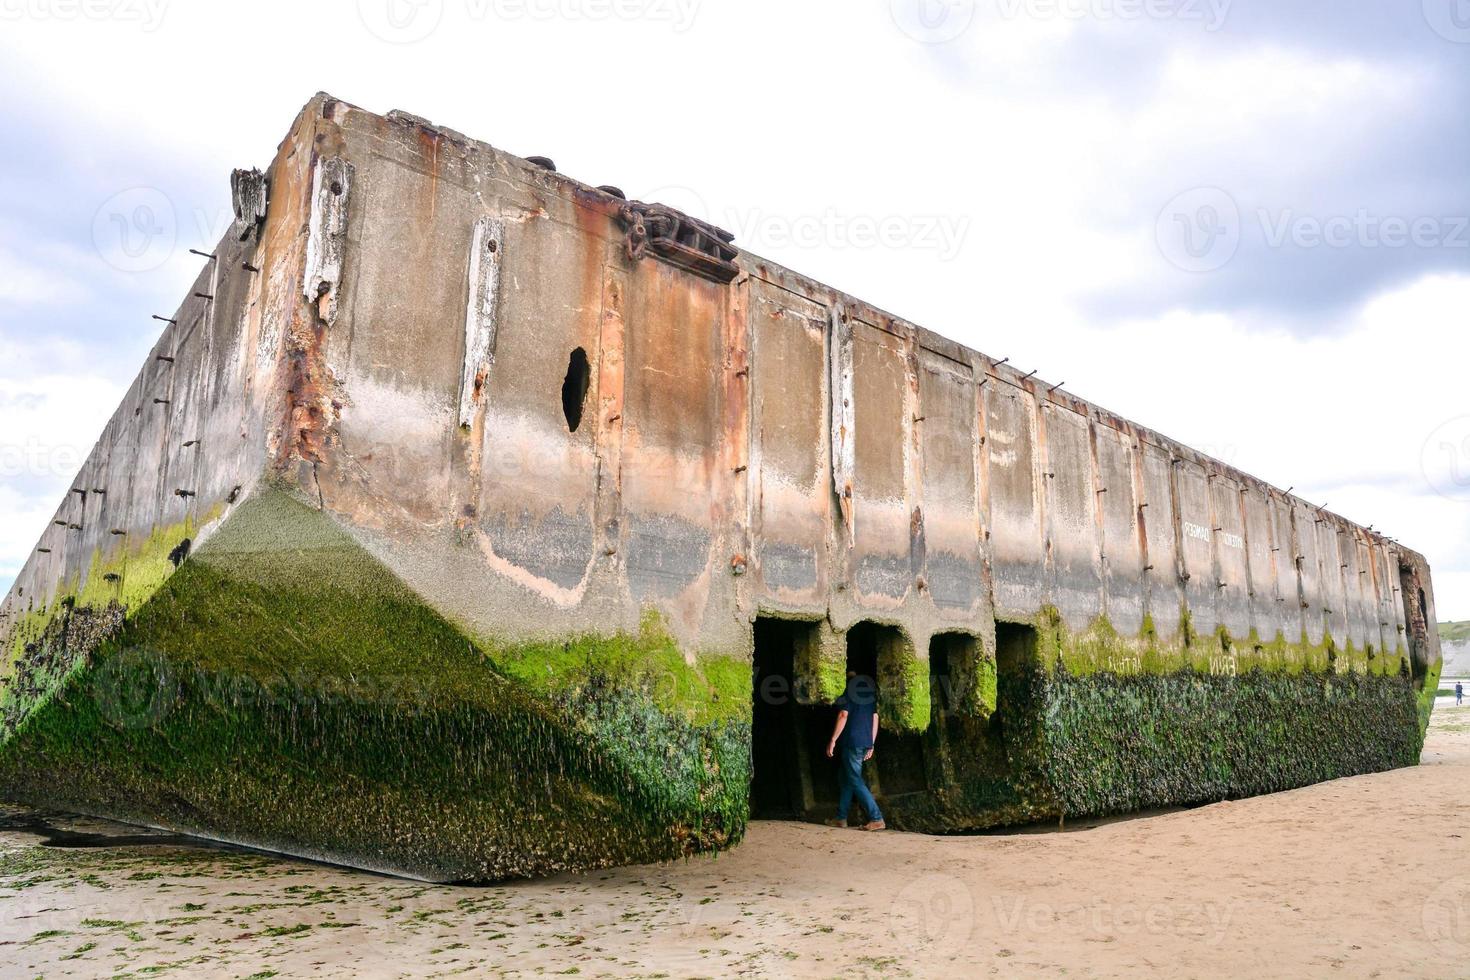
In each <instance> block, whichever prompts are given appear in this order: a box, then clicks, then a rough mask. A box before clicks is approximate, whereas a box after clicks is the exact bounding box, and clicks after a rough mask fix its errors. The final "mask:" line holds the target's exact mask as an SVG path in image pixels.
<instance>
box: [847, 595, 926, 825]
mask: <svg viewBox="0 0 1470 980" xmlns="http://www.w3.org/2000/svg"><path fill="white" fill-rule="evenodd" d="M905 652H906V641H905V640H904V637H903V633H902V632H901V631H900V630H899V629H897V628H896V627H893V626H880V625H879V624H877V623H858V624H857V625H856V626H854V627H853V628H852V629H850V630H848V632H847V669H848V670H849V671H854V672H856V673H858V674H861V675H864V676H867V677H871V678H873V679H874V680H875V681H876V682H877V685H878V745H877V747H876V749H875V751H874V752H873V763H872V764H870V768H869V770H868V776H869V780H868V785H869V786H870V787H871V788H872V790H873V793H874V795H877V796H884V797H890V796H898V795H900V794H903V793H914V792H918V791H919V790H923V789H926V788H928V780H927V779H926V777H925V768H924V736H923V735H922V734H920V733H917V732H900V731H899V730H898V727H897V725H895V724H894V721H893V719H892V718H891V717H885V716H884V703H883V682H884V676H883V675H884V673H885V669H893V668H894V667H896V666H897V665H898V662H899V661H900V659H901V658H902V657H903V656H904V654H905ZM874 777H876V778H874Z"/></svg>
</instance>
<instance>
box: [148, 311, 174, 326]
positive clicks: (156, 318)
mask: <svg viewBox="0 0 1470 980" xmlns="http://www.w3.org/2000/svg"><path fill="white" fill-rule="evenodd" d="M153 319H155V320H162V321H163V322H164V323H171V324H173V325H174V326H176V327H177V326H178V325H179V321H177V320H174V319H171V318H169V317H166V316H159V315H158V314H157V313H155V314H153Z"/></svg>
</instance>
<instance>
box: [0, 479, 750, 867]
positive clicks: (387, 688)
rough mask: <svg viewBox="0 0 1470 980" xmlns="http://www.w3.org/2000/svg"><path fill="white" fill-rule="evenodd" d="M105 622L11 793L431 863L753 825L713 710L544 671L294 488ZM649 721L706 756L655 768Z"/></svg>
mask: <svg viewBox="0 0 1470 980" xmlns="http://www.w3.org/2000/svg"><path fill="white" fill-rule="evenodd" d="M71 615H73V616H82V615H85V612H78V611H76V610H72V611H71ZM53 635H54V636H57V637H59V636H60V633H59V632H57V631H53ZM92 641H93V642H92V643H91V645H90V648H85V649H83V648H78V649H69V650H54V651H52V653H53V654H55V655H60V656H61V657H65V658H69V660H70V663H69V666H68V667H67V668H66V669H65V670H64V672H63V673H62V674H61V676H60V677H59V678H58V680H57V682H56V684H55V686H54V687H53V688H52V689H51V690H49V691H47V692H45V693H44V694H43V695H42V696H40V697H38V698H37V699H36V701H35V703H34V705H33V706H32V707H31V708H30V710H29V711H27V712H25V713H24V715H23V716H20V717H18V718H17V720H16V721H15V722H14V723H13V725H12V728H11V730H10V731H8V732H7V733H6V734H5V737H4V741H3V743H0V796H3V797H6V798H10V799H14V800H17V801H20V802H29V803H34V804H37V805H43V806H48V807H67V808H71V809H74V810H77V811H80V812H85V813H90V814H95V815H99V816H106V817H111V818H115V819H119V820H124V821H130V822H136V823H142V824H148V825H153V826H160V827H166V828H168V829H172V830H178V831H183V832H186V833H192V834H198V835H201V836H205V837H210V838H214V839H218V840H224V841H230V842H235V843H240V844H246V845H250V846H255V847H261V848H267V849H271V850H276V851H283V852H286V853H290V854H295V855H300V856H303V857H309V858H316V859H322V860H327V861H333V862H338V863H342V864H348V865H354V866H358V867H362V868H369V869H372V870H377V871H384V872H388V873H392V874H398V875H404V876H409V877H414V878H422V879H426V880H431V881H461V880H474V881H483V880H494V879H501V878H507V877H518V876H529V875H539V874H548V873H552V872H555V871H559V870H564V869H567V868H590V867H599V866H604V865H610V864H615V863H628V862H638V861H653V860H663V859H670V858H675V857H679V856H682V855H685V854H689V853H693V852H697V851H701V850H705V849H710V848H714V847H719V846H724V845H728V844H730V843H732V842H733V841H734V840H736V839H738V836H739V833H740V831H741V829H742V826H743V824H742V823H741V822H740V821H739V820H735V819H732V816H733V815H735V814H739V813H741V811H742V809H743V806H744V793H743V780H745V779H748V769H747V768H746V767H745V766H743V765H741V762H742V760H743V758H744V753H743V751H739V752H735V753H734V754H733V756H732V757H731V758H730V759H726V758H723V757H722V756H721V753H720V751H719V745H718V744H717V743H718V742H719V735H718V733H717V732H716V731H715V730H713V729H711V730H710V731H705V732H702V731H697V730H695V729H693V728H692V727H690V726H687V725H685V726H683V727H681V726H680V724H679V722H678V720H677V719H671V718H668V717H666V716H664V715H662V714H661V713H660V712H659V710H658V709H657V708H656V707H655V706H654V705H653V704H652V702H651V701H648V700H647V699H644V698H643V697H642V695H641V694H640V693H639V692H638V690H637V689H636V688H634V689H627V688H622V689H618V690H611V689H608V688H604V689H603V690H600V691H588V692H584V695H583V697H582V699H581V702H582V703H580V704H579V703H578V702H577V700H576V699H573V698H570V697H567V698H564V699H562V700H561V702H560V703H553V702H552V701H551V700H549V699H546V698H543V697H540V696H538V695H536V694H533V693H531V692H530V691H528V690H527V689H526V687H525V685H523V684H522V683H521V682H519V681H517V680H515V679H513V678H511V677H508V676H506V675H505V674H503V673H502V672H501V671H500V670H499V669H498V668H497V667H496V666H495V664H494V663H492V661H491V660H490V659H489V658H488V657H487V656H486V655H485V654H484V653H483V652H482V651H481V650H480V649H479V648H478V647H477V646H476V645H475V644H474V643H472V642H471V641H469V640H468V639H466V637H465V636H464V635H463V634H462V633H461V632H459V631H458V630H457V629H456V628H455V627H454V626H453V625H451V624H450V623H448V622H447V621H445V620H444V619H443V618H442V617H440V616H439V615H437V614H436V613H434V612H432V611H431V610H430V609H428V608H427V607H426V606H425V605H424V604H423V602H422V601H421V600H419V599H418V598H417V597H415V596H413V595H412V594H411V593H410V592H409V591H408V590H407V589H405V588H404V587H403V586H402V585H401V583H399V582H398V581H397V580H396V579H395V578H394V577H393V576H392V575H390V574H389V573H388V572H387V571H386V569H384V568H383V567H382V566H381V565H380V564H379V563H378V562H377V561H376V560H375V559H373V558H372V557H371V556H369V555H368V554H367V553H366V552H365V551H363V550H362V549H361V548H360V547H358V546H357V545H356V544H355V543H354V542H352V540H351V539H350V538H348V537H347V535H346V534H345V533H343V532H342V531H340V530H338V529H336V528H334V527H332V526H331V524H330V523H329V521H328V520H327V519H326V518H325V517H324V516H323V515H321V514H319V513H317V512H315V511H313V510H311V509H310V508H309V507H307V506H305V505H303V504H301V503H299V502H297V501H295V500H293V499H291V498H290V497H288V496H286V495H284V494H276V493H271V492H268V493H266V494H264V495H263V496H262V497H261V498H260V499H258V500H255V501H252V502H250V503H249V504H247V505H245V506H243V507H241V508H240V509H238V510H237V512H236V513H235V514H234V515H232V517H231V518H230V519H229V520H228V521H227V522H226V523H225V524H224V525H223V526H222V527H221V528H220V529H219V530H218V531H217V532H216V533H215V535H214V536H213V537H212V538H211V539H210V540H209V542H208V543H207V544H206V545H205V546H203V547H201V548H200V549H199V550H198V551H197V552H195V553H194V554H193V555H192V556H190V558H189V559H188V560H187V561H185V562H183V563H182V564H181V566H180V567H179V569H178V570H177V571H176V572H175V573H174V574H173V575H172V576H171V577H170V578H169V580H168V581H167V582H166V583H165V584H164V585H163V587H162V588H160V589H159V590H158V592H157V593H155V594H154V595H153V597H152V598H151V599H150V600H149V601H148V602H147V603H146V604H145V605H143V606H142V607H141V608H139V609H138V610H136V611H135V612H132V613H130V614H129V615H128V616H127V617H126V618H125V619H123V620H120V621H118V622H117V623H116V628H115V629H114V630H111V631H109V635H107V636H105V637H102V636H94V637H92ZM49 659H50V661H51V662H56V660H57V659H58V658H57V656H52V657H51V658H49ZM632 723H641V725H642V727H643V728H644V729H645V733H646V734H645V736H644V737H643V739H642V740H641V741H640V742H639V743H637V744H636V752H635V753H633V755H634V756H636V755H637V753H648V754H652V755H673V754H674V753H673V752H672V750H671V748H670V747H671V746H673V745H678V747H679V750H680V751H679V754H680V755H683V754H686V753H689V750H691V749H694V750H695V751H693V752H692V753H691V754H692V755H693V758H694V760H695V762H696V763H697V776H696V777H694V778H692V779H691V780H688V781H685V782H683V783H681V782H680V781H679V779H678V778H677V776H678V775H679V771H680V765H679V763H680V761H681V760H679V759H672V760H670V759H660V760H659V764H658V765H657V767H656V768H657V772H658V774H659V776H660V778H659V779H658V780H657V781H650V779H649V778H648V777H649V775H650V773H651V772H652V771H653V770H650V769H649V768H648V767H646V766H645V767H644V768H642V769H641V770H640V768H639V766H638V764H637V763H638V761H639V760H638V758H636V757H634V758H630V757H629V756H630V753H629V745H628V743H627V742H626V741H625V740H626V736H627V732H626V731H624V730H621V729H620V728H619V724H624V725H626V724H632ZM731 738H732V739H733V741H732V742H731V744H735V745H739V744H740V738H741V736H740V733H739V732H732V733H731ZM703 748H708V749H709V751H700V749H703ZM707 762H713V763H714V764H713V765H711V766H709V767H708V768H707V767H706V763H707ZM722 764H732V765H733V767H734V769H735V771H734V772H730V773H725V772H722V771H721V765H722ZM671 775H672V776H674V777H676V778H673V779H670V778H669V777H670V776H671Z"/></svg>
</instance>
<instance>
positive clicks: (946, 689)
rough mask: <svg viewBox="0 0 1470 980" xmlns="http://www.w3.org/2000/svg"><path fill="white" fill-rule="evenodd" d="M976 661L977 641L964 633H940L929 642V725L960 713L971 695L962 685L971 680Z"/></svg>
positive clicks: (978, 646)
mask: <svg viewBox="0 0 1470 980" xmlns="http://www.w3.org/2000/svg"><path fill="white" fill-rule="evenodd" d="M979 658H980V641H979V640H977V639H975V637H973V636H970V635H969V634H967V633H940V634H938V635H937V636H935V637H934V638H933V639H931V640H930V641H929V709H930V712H929V713H930V726H931V727H939V726H941V725H942V723H943V717H944V716H945V715H948V714H950V713H952V712H955V711H958V710H960V708H961V706H962V705H963V704H964V703H965V699H966V698H967V697H968V696H969V695H970V694H971V692H970V691H969V690H966V689H964V685H966V684H967V683H969V682H970V681H972V680H973V675H974V668H975V664H976V661H978V660H979Z"/></svg>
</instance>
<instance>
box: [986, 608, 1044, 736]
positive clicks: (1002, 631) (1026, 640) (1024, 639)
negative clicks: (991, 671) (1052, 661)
mask: <svg viewBox="0 0 1470 980" xmlns="http://www.w3.org/2000/svg"><path fill="white" fill-rule="evenodd" d="M1038 641H1039V637H1038V636H1037V635H1036V628H1035V627H1034V626H1027V625H1025V624H1022V623H996V624H995V674H996V697H995V715H994V718H995V723H996V724H997V725H999V726H1001V728H1002V732H1003V728H1004V725H1005V724H1006V722H1007V721H1014V720H1019V719H1018V716H1019V714H1020V713H1021V711H1022V709H1023V708H1024V707H1025V705H1026V703H1027V699H1028V698H1029V696H1030V686H1029V685H1030V680H1031V672H1032V670H1033V669H1034V667H1035V664H1036V649H1037V644H1038Z"/></svg>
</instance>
